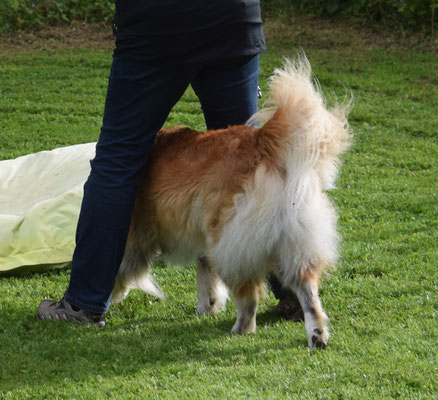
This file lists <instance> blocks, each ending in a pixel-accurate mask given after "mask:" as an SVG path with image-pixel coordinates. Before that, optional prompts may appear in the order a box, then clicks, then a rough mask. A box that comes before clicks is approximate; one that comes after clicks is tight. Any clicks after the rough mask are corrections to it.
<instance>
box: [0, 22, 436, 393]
mask: <svg viewBox="0 0 438 400" xmlns="http://www.w3.org/2000/svg"><path fill="white" fill-rule="evenodd" d="M285 18H286V17H285V16H282V20H281V23H282V24H283V26H281V25H280V22H279V21H277V20H272V19H268V21H267V24H266V31H267V35H268V44H269V50H268V51H267V52H266V53H265V54H264V55H263V56H262V61H261V69H262V72H261V86H262V88H263V89H264V92H265V93H266V92H267V89H266V87H267V81H266V79H267V77H268V76H269V75H270V73H271V72H272V70H273V68H275V67H277V66H280V64H281V58H282V57H283V56H293V55H294V54H296V51H297V49H298V48H302V49H303V50H305V51H306V53H307V55H308V57H309V59H310V61H311V63H312V65H313V69H314V73H315V75H316V76H317V77H318V79H319V81H320V84H321V86H322V88H323V90H324V92H325V93H326V95H327V97H328V99H329V101H330V102H334V99H335V97H338V98H340V99H342V98H343V97H344V96H349V95H350V92H352V93H353V95H354V99H355V100H354V108H353V110H352V112H351V115H350V123H351V127H352V130H353V132H354V137H355V139H354V146H353V148H352V149H351V150H350V152H349V153H348V154H347V155H346V156H345V158H344V159H345V162H344V165H343V168H342V174H341V176H340V179H339V181H338V189H337V190H335V191H333V192H331V194H330V196H331V197H332V199H333V200H334V202H335V204H336V206H337V208H338V210H339V214H340V219H339V228H340V231H341V233H342V236H343V247H342V252H341V260H340V263H339V265H338V268H337V269H336V270H335V271H333V272H331V273H330V274H329V275H328V276H327V277H325V278H324V279H323V281H322V290H321V299H322V302H323V305H324V308H325V309H326V311H327V313H328V314H329V316H330V317H331V324H330V329H331V334H332V337H331V339H330V341H329V345H328V348H327V349H326V350H325V351H315V352H312V353H309V352H308V350H307V342H306V336H305V332H304V325H303V323H291V322H287V321H283V320H280V319H277V318H276V317H274V316H273V315H272V314H271V313H270V312H269V309H270V307H272V306H273V305H275V299H274V298H273V296H272V295H268V298H267V299H265V300H264V301H263V302H262V304H261V307H260V311H259V314H258V331H257V334H256V335H254V336H237V335H231V334H230V333H229V331H230V329H231V327H232V325H233V323H234V319H235V316H236V311H235V307H234V305H233V304H232V302H229V303H228V307H227V310H226V312H225V313H223V314H221V315H218V316H206V317H201V318H199V317H196V315H195V310H196V290H195V286H196V284H195V280H196V278H195V271H194V267H193V266H188V267H186V268H179V267H173V266H169V267H166V268H165V267H163V266H161V265H158V266H157V267H156V268H155V275H156V279H157V280H158V282H159V283H160V285H161V286H162V288H163V289H164V291H165V293H166V296H167V298H166V300H165V301H163V302H160V301H157V300H155V299H153V298H151V297H150V296H147V295H145V294H143V293H139V292H132V293H131V294H130V295H129V297H128V299H127V300H126V301H125V302H124V303H122V304H117V305H115V306H113V307H112V308H111V310H110V312H109V314H108V318H107V322H108V326H107V327H106V328H105V329H101V330H99V329H96V328H94V327H80V326H71V325H67V324H55V323H50V322H36V320H35V311H36V307H37V305H38V303H39V301H40V300H41V299H43V298H45V297H50V298H59V297H60V296H62V294H63V291H64V290H65V288H66V285H67V282H68V276H69V272H68V270H60V271H59V270H57V271H52V272H46V273H42V274H29V275H25V276H18V277H3V278H0V398H2V399H3V398H4V399H25V398H38V399H39V398H41V399H58V398H59V399H65V398H73V399H82V398H83V399H90V398H92V399H104V398H168V399H175V398H181V399H185V398H192V399H194V398H203V399H205V398H227V399H228V398H229V399H234V398H269V399H271V398H273V399H274V398H279V399H280V398H296V399H315V398H321V399H391V398H400V399H433V398H438V383H437V382H438V363H437V356H438V347H437V343H438V322H437V321H438V319H437V317H438V315H437V314H438V312H437V309H438V290H437V289H438V269H437V266H438V245H437V242H438V241H437V238H438V185H437V178H438V171H437V164H438V162H437V160H438V112H437V110H438V79H437V75H436V71H437V70H438V55H437V54H436V53H433V52H427V51H424V50H423V49H421V48H419V47H418V46H415V47H411V46H406V45H405V46H399V45H396V44H394V43H390V44H389V45H388V42H387V41H385V40H383V39H384V38H383V39H382V38H377V39H379V40H374V39H373V40H370V39H367V37H366V35H363V34H362V33H360V32H356V31H354V30H352V29H351V28H348V27H345V26H337V25H333V24H331V25H329V26H327V25H326V23H321V26H320V27H318V24H315V25H314V26H312V27H311V29H309V28H307V27H306V25H303V24H300V21H294V25H292V27H290V28H289V27H288V25H287V24H286V25H285ZM381 39H382V40H381ZM48 43H49V44H48V45H46V46H44V47H45V48H46V50H32V49H29V48H27V49H24V45H23V48H12V49H11V48H10V47H7V48H6V47H4V48H2V47H0V56H1V57H0V159H8V158H14V157H17V156H20V155H23V154H27V153H31V152H36V151H39V150H43V149H44V150H46V149H52V148H55V147H59V146H64V145H70V144H76V143H81V142H87V141H95V140H96V139H97V136H98V133H99V128H100V122H101V115H102V110H103V103H104V96H105V88H106V80H107V76H108V73H109V66H110V63H111V52H110V51H109V50H93V49H90V47H88V45H87V43H84V44H83V45H79V46H73V47H71V46H65V47H63V46H62V44H61V45H59V44H58V45H57V46H58V47H57V48H56V51H50V43H51V42H50V41H49V42H48ZM36 47H38V46H36ZM47 48H48V50H47ZM106 48H108V46H106ZM177 123H178V124H187V125H189V126H191V127H193V128H196V129H202V128H203V124H204V123H203V119H202V114H201V111H200V107H199V105H198V103H197V101H196V97H195V96H194V94H193V92H192V91H189V92H188V93H187V94H186V95H185V96H184V98H183V99H182V100H181V101H180V103H179V104H178V105H177V106H176V108H175V109H174V111H173V112H172V114H171V115H170V117H169V121H168V124H177Z"/></svg>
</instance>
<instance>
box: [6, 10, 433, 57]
mask: <svg viewBox="0 0 438 400" xmlns="http://www.w3.org/2000/svg"><path fill="white" fill-rule="evenodd" d="M264 29H265V34H266V37H267V39H268V44H269V42H271V43H272V42H275V43H277V44H279V45H287V46H297V47H301V48H303V49H306V48H319V49H330V48H333V47H336V48H340V47H349V46H364V47H368V48H370V47H380V48H386V49H389V48H391V49H395V48H404V49H406V48H415V49H416V50H420V51H425V52H432V53H436V52H438V38H435V39H432V38H424V37H423V36H422V35H421V34H413V33H403V32H392V31H387V30H384V29H383V28H381V27H379V26H368V25H364V24H363V23H352V22H349V21H344V20H339V19H337V20H333V19H327V18H321V17H313V16H307V15H294V14H292V13H290V14H282V15H281V16H273V15H269V14H268V15H266V16H265V21H264ZM270 39H271V40H270ZM78 48H81V49H84V48H86V49H95V50H109V51H111V50H112V49H113V48H114V36H113V35H112V28H111V24H109V23H102V24H74V25H71V26H58V27H47V28H46V29H41V30H37V31H33V32H13V33H9V34H5V35H3V36H0V54H1V55H2V56H6V57H7V56H8V54H11V55H12V54H17V53H23V52H31V51H35V50H47V51H54V50H58V49H63V50H66V49H67V50H68V49H72V50H73V49H78Z"/></svg>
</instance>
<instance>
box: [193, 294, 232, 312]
mask: <svg viewBox="0 0 438 400" xmlns="http://www.w3.org/2000/svg"><path fill="white" fill-rule="evenodd" d="M226 306H227V299H226V298H224V299H210V300H209V301H208V302H205V301H203V302H199V303H198V307H197V308H196V313H197V314H198V315H203V314H212V315H214V314H218V313H220V312H222V311H224V310H225V308H226Z"/></svg>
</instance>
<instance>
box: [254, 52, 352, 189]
mask: <svg viewBox="0 0 438 400" xmlns="http://www.w3.org/2000/svg"><path fill="white" fill-rule="evenodd" d="M350 104H351V101H349V102H347V103H345V104H341V105H336V106H335V107H333V108H331V109H329V108H328V107H327V105H326V102H325V100H324V97H323V96H322V94H321V90H320V87H319V84H318V83H317V82H316V81H314V80H313V79H312V73H311V67H310V63H309V61H308V60H307V58H306V56H305V55H304V54H302V55H300V56H298V57H297V58H296V60H294V61H290V60H286V61H285V62H284V65H283V67H282V68H281V69H276V70H275V71H274V73H273V75H272V77H271V81H270V85H269V98H268V100H267V102H266V103H265V106H264V108H263V109H262V110H260V111H259V112H258V113H256V114H255V115H254V116H253V117H251V119H250V121H249V122H248V123H249V124H254V123H263V122H264V121H265V123H264V125H263V127H262V128H261V130H260V139H261V140H262V141H263V142H264V144H263V145H264V146H266V147H267V148H268V149H271V150H270V151H269V152H270V153H272V152H273V151H274V149H277V152H280V158H281V159H282V161H283V163H284V164H285V165H284V166H285V167H286V168H287V167H288V169H290V168H299V169H301V168H312V169H313V170H314V171H316V172H317V173H318V175H319V176H320V178H321V184H322V187H323V188H324V189H330V188H332V187H334V182H335V179H336V175H337V170H338V168H337V166H338V161H339V156H340V155H341V154H342V153H343V152H345V151H346V150H347V149H348V147H349V145H350V142H351V138H350V134H349V129H348V123H347V115H348V111H349V108H350Z"/></svg>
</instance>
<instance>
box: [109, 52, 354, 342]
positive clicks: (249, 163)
mask: <svg viewBox="0 0 438 400" xmlns="http://www.w3.org/2000/svg"><path fill="white" fill-rule="evenodd" d="M269 88H270V95H269V99H268V101H267V104H266V105H265V107H264V108H263V109H262V110H261V111H259V112H258V113H256V114H255V115H254V116H253V117H252V118H251V119H250V121H249V122H248V123H247V125H244V126H230V127H228V128H227V129H222V130H211V131H205V132H197V131H194V130H192V129H189V128H187V127H174V128H167V129H163V130H162V131H160V133H159V134H158V136H157V139H156V143H155V150H154V155H153V157H152V159H151V162H150V163H149V165H148V167H147V169H146V170H145V173H144V176H143V178H142V180H141V183H140V185H139V189H138V194H137V198H136V203H135V207H134V212H133V216H132V220H131V227H130V231H129V235H128V242H127V246H126V251H125V255H124V258H123V261H122V263H121V266H120V270H119V272H118V275H117V278H116V283H115V287H114V291H113V294H112V299H113V301H114V302H118V301H121V300H122V299H123V298H125V297H126V296H127V294H128V292H129V290H130V289H133V288H138V289H141V290H143V291H144V292H146V293H149V294H152V295H155V296H157V297H163V294H162V292H161V291H160V289H159V288H158V287H157V285H156V284H155V282H154V280H153V278H152V276H151V265H152V263H153V261H154V260H155V259H156V258H157V257H164V258H165V259H166V260H168V261H169V262H171V263H177V264H182V265H184V264H187V263H191V262H193V260H196V269H197V290H198V300H199V302H198V307H197V311H198V314H204V313H213V314H214V313H217V312H220V311H222V310H223V309H224V308H225V305H226V301H227V296H228V290H229V291H230V292H231V293H232V295H233V297H234V301H235V304H236V307H237V320H236V322H235V324H234V326H233V328H232V332H237V333H241V334H247V333H255V331H256V313H257V308H258V303H259V297H260V293H261V290H262V288H263V282H264V279H265V277H266V276H267V274H269V273H273V274H274V275H276V276H277V277H278V279H279V280H280V282H281V283H282V285H283V286H284V287H286V288H289V289H292V290H293V291H294V292H295V293H296V295H297V297H298V299H299V302H300V304H301V307H302V309H303V311H304V320H305V329H306V333H307V340H308V345H309V347H310V348H325V346H326V344H327V339H328V337H329V331H328V327H327V324H328V317H327V315H326V314H325V312H324V311H323V309H322V306H321V302H320V299H319V296H318V287H319V278H320V275H321V273H322V272H323V271H324V270H326V269H327V268H328V267H329V266H332V265H334V264H335V263H336V260H337V248H338V244H339V241H340V238H339V235H338V233H337V230H336V221H337V216H336V212H335V210H334V208H333V206H332V205H331V203H330V200H329V198H328V197H327V195H326V194H325V193H324V191H325V190H328V189H332V188H333V187H334V183H335V180H336V176H337V173H338V169H339V168H338V167H339V163H340V158H339V157H340V155H341V154H342V153H344V152H345V151H346V150H347V149H348V147H349V145H350V142H351V133H350V132H349V127H348V122H347V115H348V111H349V103H346V104H344V105H337V106H335V107H333V108H331V109H329V108H328V106H327V105H326V102H325V100H324V98H323V96H322V94H321V91H320V88H319V85H318V84H317V83H314V81H313V79H312V75H311V67H310V64H309V61H308V60H307V58H306V57H305V56H304V55H302V56H300V57H298V58H297V59H296V60H295V61H288V60H286V61H285V63H284V65H283V67H282V68H281V69H277V70H275V71H274V73H273V76H272V77H271V79H270V85H269ZM259 124H262V126H261V127H258V126H259Z"/></svg>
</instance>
